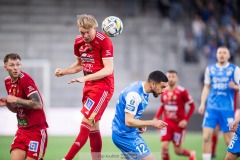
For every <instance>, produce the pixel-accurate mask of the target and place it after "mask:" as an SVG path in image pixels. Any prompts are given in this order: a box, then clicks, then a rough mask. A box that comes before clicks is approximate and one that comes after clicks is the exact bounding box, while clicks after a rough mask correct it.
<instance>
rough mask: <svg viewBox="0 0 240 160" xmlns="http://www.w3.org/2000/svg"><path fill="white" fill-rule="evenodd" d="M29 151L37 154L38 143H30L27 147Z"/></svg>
mask: <svg viewBox="0 0 240 160" xmlns="http://www.w3.org/2000/svg"><path fill="white" fill-rule="evenodd" d="M28 147H29V148H28V150H29V151H33V152H37V150H38V142H37V141H30V143H29V146H28Z"/></svg>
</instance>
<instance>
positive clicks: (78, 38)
mask: <svg viewBox="0 0 240 160" xmlns="http://www.w3.org/2000/svg"><path fill="white" fill-rule="evenodd" d="M80 43H81V39H80V36H78V37H77V38H76V39H75V43H74V55H75V56H76V57H78V58H80V54H79V48H80Z"/></svg>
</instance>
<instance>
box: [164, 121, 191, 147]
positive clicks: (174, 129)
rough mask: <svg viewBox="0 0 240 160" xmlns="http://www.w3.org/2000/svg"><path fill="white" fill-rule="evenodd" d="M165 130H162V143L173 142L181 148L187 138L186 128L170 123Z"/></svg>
mask: <svg viewBox="0 0 240 160" xmlns="http://www.w3.org/2000/svg"><path fill="white" fill-rule="evenodd" d="M167 123H168V125H167V127H166V128H165V129H164V130H161V135H162V137H161V140H162V141H172V142H173V143H174V145H175V146H180V145H181V144H182V141H183V140H184V137H185V132H186V128H180V127H178V123H169V122H167Z"/></svg>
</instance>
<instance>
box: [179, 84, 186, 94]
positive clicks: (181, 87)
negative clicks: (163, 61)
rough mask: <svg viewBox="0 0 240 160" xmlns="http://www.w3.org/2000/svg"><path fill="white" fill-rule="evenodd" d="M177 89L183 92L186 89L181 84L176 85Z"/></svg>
mask: <svg viewBox="0 0 240 160" xmlns="http://www.w3.org/2000/svg"><path fill="white" fill-rule="evenodd" d="M177 90H179V91H180V92H184V91H186V88H184V87H183V86H181V85H178V86H177Z"/></svg>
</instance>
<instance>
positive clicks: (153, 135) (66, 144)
mask: <svg viewBox="0 0 240 160" xmlns="http://www.w3.org/2000/svg"><path fill="white" fill-rule="evenodd" d="M142 136H143V138H144V139H145V141H146V143H147V144H148V146H149V148H150V150H151V151H152V153H153V154H154V155H155V157H156V159H158V160H160V159H161V156H160V146H161V143H160V141H159V135H158V133H157V132H146V133H144V134H142ZM74 139H75V137H62V136H61V137H60V136H49V140H48V147H47V152H46V155H45V159H44V160H60V159H61V158H62V157H63V156H64V155H65V154H66V153H67V151H68V150H69V148H70V146H71V144H72V143H73V141H74ZM12 140H13V137H12V136H0V160H10V159H11V158H10V154H9V147H10V145H11V143H12ZM201 146H202V135H201V133H187V135H186V138H185V141H184V143H183V147H184V148H186V149H190V150H196V152H197V159H198V160H200V159H202V158H201V154H202V152H201ZM225 154H226V145H225V143H224V141H223V138H222V135H220V136H219V141H218V146H217V158H215V159H216V160H218V159H219V160H220V159H224V157H225ZM102 156H103V158H102V160H118V159H119V160H121V159H124V158H122V154H121V152H120V151H119V150H118V149H117V148H116V147H115V145H114V144H113V142H112V139H111V137H103V148H102ZM170 157H171V159H173V160H176V159H177V160H187V159H188V158H187V157H181V156H176V155H175V154H174V152H173V146H172V145H171V146H170ZM80 159H81V160H91V155H90V147H89V143H88V142H87V143H86V145H85V146H84V147H83V148H82V149H81V151H80V152H79V153H78V154H77V155H76V157H75V158H74V160H80Z"/></svg>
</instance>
